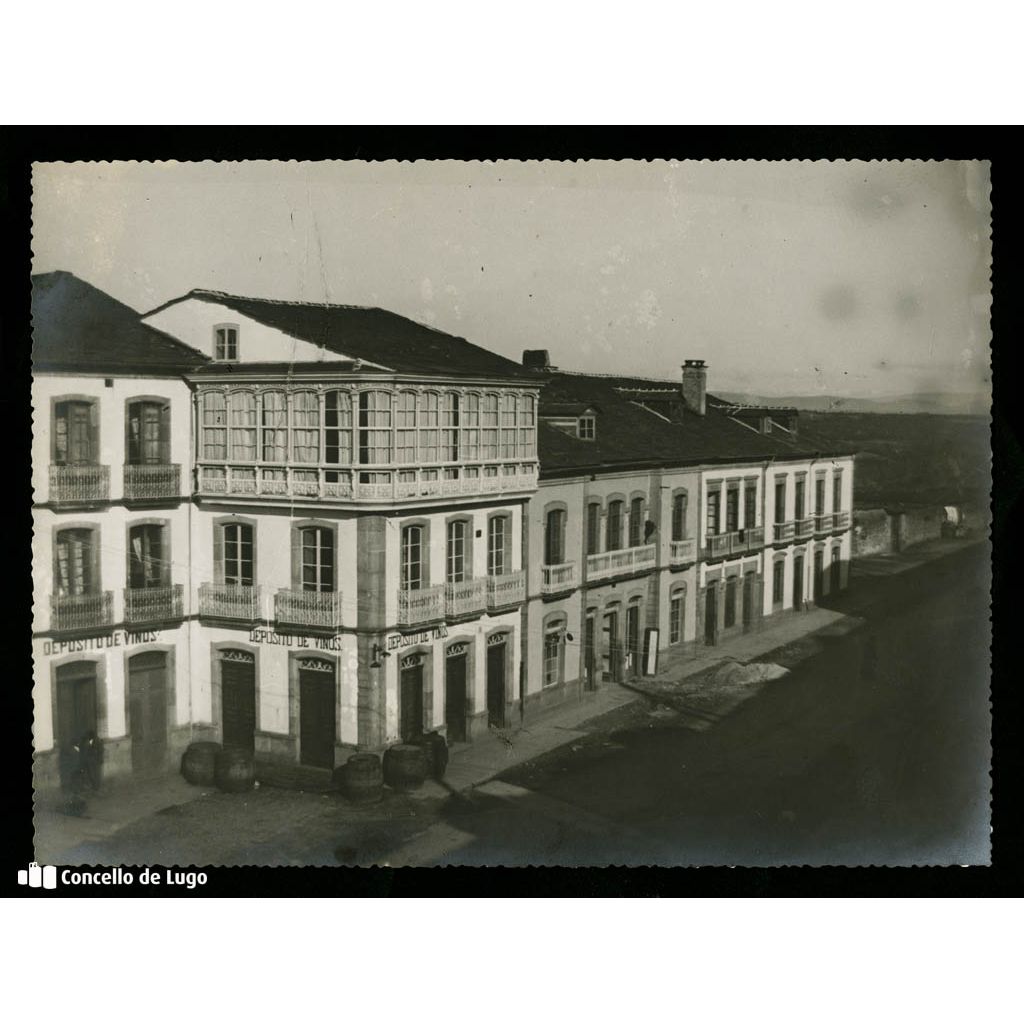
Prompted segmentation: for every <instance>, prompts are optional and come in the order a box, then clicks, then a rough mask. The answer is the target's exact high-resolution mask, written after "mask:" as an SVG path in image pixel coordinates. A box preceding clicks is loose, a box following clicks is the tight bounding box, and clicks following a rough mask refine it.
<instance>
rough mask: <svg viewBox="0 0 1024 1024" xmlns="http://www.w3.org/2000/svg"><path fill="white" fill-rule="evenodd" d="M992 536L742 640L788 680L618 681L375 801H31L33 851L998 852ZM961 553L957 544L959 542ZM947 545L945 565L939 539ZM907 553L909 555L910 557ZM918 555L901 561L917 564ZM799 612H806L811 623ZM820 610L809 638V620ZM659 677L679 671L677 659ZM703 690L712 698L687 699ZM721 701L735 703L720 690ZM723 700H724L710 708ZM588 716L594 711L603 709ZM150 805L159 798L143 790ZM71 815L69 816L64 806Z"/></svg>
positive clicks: (189, 796)
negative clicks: (83, 808) (40, 807)
mask: <svg viewBox="0 0 1024 1024" xmlns="http://www.w3.org/2000/svg"><path fill="white" fill-rule="evenodd" d="M988 550H989V549H988V546H987V545H974V546H972V547H969V548H967V547H965V548H963V549H962V550H959V551H958V550H957V549H956V548H944V549H943V550H942V551H941V552H931V553H930V556H931V558H932V559H933V560H932V561H926V560H925V559H921V558H913V559H905V558H901V559H893V560H891V561H890V563H889V569H888V570H887V571H885V572H878V571H877V570H876V571H873V572H872V573H871V574H870V575H868V574H864V575H863V576H861V577H859V578H858V577H856V576H855V577H854V586H853V587H852V588H851V589H850V590H849V591H847V592H845V593H844V594H843V595H841V596H840V597H839V599H838V600H836V601H835V603H834V605H833V607H830V608H821V609H818V610H816V611H815V612H812V613H809V614H810V615H813V616H817V617H818V618H819V619H820V620H821V621H820V622H819V621H817V619H815V620H814V622H813V623H812V622H811V621H809V620H808V619H807V617H799V616H794V617H791V620H790V621H789V623H787V622H786V621H784V620H783V621H780V622H779V623H777V624H776V628H773V629H765V630H763V631H761V632H759V633H756V634H752V635H751V636H750V637H745V638H743V639H742V641H741V644H745V645H746V646H745V647H744V649H743V650H742V651H739V650H738V649H737V648H736V647H735V646H734V645H730V649H729V657H731V658H736V659H738V660H741V661H747V662H753V663H755V664H756V663H758V662H763V663H765V664H766V665H768V664H780V665H783V666H785V667H786V668H787V669H788V672H787V674H786V675H784V676H783V677H781V678H776V679H772V680H770V681H767V682H765V683H764V684H763V685H759V686H756V687H750V688H749V689H748V691H747V692H743V693H741V694H739V698H740V699H736V697H737V693H736V692H735V690H736V688H735V687H734V692H731V693H730V694H728V695H727V694H726V693H725V689H724V688H723V687H721V686H718V687H717V689H716V687H715V686H714V685H708V686H707V687H706V689H704V690H701V689H700V687H699V685H697V684H699V683H700V681H701V679H702V678H703V677H710V675H712V674H713V672H714V671H715V666H716V665H719V666H720V665H721V655H715V654H708V652H700V653H701V657H706V659H707V660H706V661H701V660H700V658H696V659H688V660H687V661H684V662H680V663H678V665H677V669H678V680H687V682H688V684H694V685H691V689H690V699H689V700H688V702H687V703H685V704H680V703H679V702H678V701H673V699H672V697H671V695H670V694H669V695H666V694H655V695H653V696H640V695H638V694H637V693H635V692H631V691H628V690H625V689H623V688H620V687H607V688H605V689H604V690H603V691H601V692H599V694H596V695H589V696H588V698H587V699H586V700H584V701H581V702H579V703H578V704H575V705H570V706H569V707H567V708H565V709H563V710H562V711H561V712H560V713H559V714H557V715H554V716H552V717H550V718H545V719H544V720H543V721H541V722H530V721H529V720H527V721H526V722H523V723H521V725H520V726H519V727H517V728H514V729H511V730H509V731H508V732H507V733H506V734H504V735H502V736H493V737H489V738H488V739H487V740H485V741H484V742H483V743H481V744H479V745H478V744H474V745H473V746H472V747H466V748H463V749H462V750H457V751H456V752H455V754H454V756H453V758H452V762H451V765H450V768H449V773H448V775H447V776H446V778H445V780H444V782H443V783H441V784H437V783H430V784H428V785H426V786H424V787H423V789H422V790H420V791H418V792H416V793H412V794H395V793H390V792H388V795H387V797H386V798H385V800H384V801H383V802H382V803H381V804H378V805H373V806H371V807H368V808H357V807H353V806H352V805H350V804H348V803H347V802H346V801H344V800H343V799H342V798H341V797H340V796H339V795H337V794H313V793H299V792H293V791H288V790H281V789H272V788H269V787H263V788H261V789H258V790H256V791H254V792H252V793H249V794H245V795H241V796H239V795H229V794H223V793H219V792H217V791H207V790H203V791H200V790H197V789H196V788H195V787H188V786H186V785H184V783H183V781H182V780H180V779H174V780H165V781H164V782H162V783H160V784H158V785H157V786H156V787H155V788H153V789H151V790H149V791H143V790H138V789H136V790H133V791H132V792H133V793H134V795H133V796H132V797H130V798H126V797H124V796H123V795H119V794H118V793H117V792H116V791H115V792H114V793H112V794H106V795H104V796H103V797H101V798H100V799H99V800H98V801H96V802H95V804H94V802H93V801H92V800H90V807H89V812H88V817H87V818H86V819H67V818H63V816H61V815H55V814H52V813H49V812H45V811H44V812H41V813H37V844H36V852H37V859H38V860H40V861H41V862H45V863H58V864H75V863H109V864H125V865H131V864H144V863H159V864H168V865H170V864H180V865H189V864H196V865H203V864H209V865H217V864H266V865H296V864H312V865H337V864H390V865H394V866H398V865H403V864H409V865H431V864H474V865H487V864H490V865H493V864H509V865H512V864H517V865H521V864H557V865H585V864H609V863H614V864H745V865H759V864H802V863H810V864H868V863H876V864H913V863H936V864H950V863H979V862H984V861H985V860H986V859H987V857H988V824H987V823H988V797H987V789H988V777H987V764H988V736H989V719H988V704H987V694H988V668H987V651H988V581H987V572H988V562H987V558H988ZM950 551H952V552H953V554H949V552H950ZM938 553H941V554H945V555H946V557H944V558H942V559H941V560H934V559H935V558H936V554H938ZM897 570H898V571H897ZM904 570H905V571H904ZM801 620H802V621H801ZM810 625H817V626H818V629H817V631H816V633H815V634H814V635H813V636H811V637H806V636H803V634H804V632H805V631H806V629H807V628H808V626H810ZM666 666H667V671H666V673H663V674H664V675H666V676H670V675H674V674H676V673H675V671H668V670H671V669H672V663H671V660H669V662H667V663H666ZM694 694H696V695H697V697H699V698H700V700H701V701H702V702H703V703H700V705H699V710H700V711H701V713H700V714H698V715H695V714H694V710H695V704H694V700H693V697H694ZM726 697H727V698H728V699H726ZM709 708H710V712H709V710H708V709H709ZM595 716H596V717H595ZM147 800H148V801H149V804H148V806H147ZM62 819H63V820H62Z"/></svg>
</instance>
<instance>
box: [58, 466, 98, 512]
mask: <svg viewBox="0 0 1024 1024" xmlns="http://www.w3.org/2000/svg"><path fill="white" fill-rule="evenodd" d="M109 497H110V467H109V466H95V465H88V466H50V501H53V502H59V503H61V504H88V503H91V502H94V501H106V500H107V499H108V498H109Z"/></svg>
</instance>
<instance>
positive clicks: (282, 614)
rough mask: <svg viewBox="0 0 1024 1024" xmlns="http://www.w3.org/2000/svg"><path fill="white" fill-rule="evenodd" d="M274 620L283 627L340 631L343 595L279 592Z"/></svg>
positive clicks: (326, 591)
mask: <svg viewBox="0 0 1024 1024" xmlns="http://www.w3.org/2000/svg"><path fill="white" fill-rule="evenodd" d="M274 618H275V619H276V621H277V622H279V623H281V624H283V625H291V626H314V627H316V628H318V629H338V628H339V627H340V626H341V594H340V593H339V592H338V591H337V590H292V589H290V588H285V589H282V590H279V591H278V592H277V593H276V594H275V595H274Z"/></svg>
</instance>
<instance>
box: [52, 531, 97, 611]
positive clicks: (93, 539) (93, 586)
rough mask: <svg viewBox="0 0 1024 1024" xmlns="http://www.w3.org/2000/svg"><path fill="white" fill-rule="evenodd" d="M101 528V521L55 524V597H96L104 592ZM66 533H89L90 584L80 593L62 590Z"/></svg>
mask: <svg viewBox="0 0 1024 1024" xmlns="http://www.w3.org/2000/svg"><path fill="white" fill-rule="evenodd" d="M100 530H101V525H100V524H99V523H86V522H69V523H59V524H55V525H54V527H53V534H52V536H53V539H52V541H51V544H52V554H53V595H54V597H58V598H61V597H95V596H96V595H98V594H102V593H103V586H102V581H101V579H100V568H101V565H102V560H101V558H100V551H101V541H100ZM64 534H88V535H89V541H88V544H89V564H88V569H87V572H88V586H87V587H86V588H85V589H84V590H83V591H82V592H81V593H80V594H76V593H73V592H72V591H71V590H68V592H67V593H64V594H62V593H61V592H60V578H61V572H60V544H61V536H62V535H64Z"/></svg>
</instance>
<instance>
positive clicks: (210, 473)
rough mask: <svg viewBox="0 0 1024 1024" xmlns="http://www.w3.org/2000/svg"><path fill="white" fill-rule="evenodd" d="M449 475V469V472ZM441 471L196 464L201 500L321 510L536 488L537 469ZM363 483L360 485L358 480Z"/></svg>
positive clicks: (495, 466) (499, 466)
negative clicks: (292, 503) (312, 505)
mask: <svg viewBox="0 0 1024 1024" xmlns="http://www.w3.org/2000/svg"><path fill="white" fill-rule="evenodd" d="M447 468H448V469H452V468H453V467H447ZM456 471H457V472H458V476H445V475H444V468H436V469H434V468H428V469H423V468H409V467H398V466H391V467H387V466H383V467H378V466H375V467H372V468H369V469H366V470H362V469H338V468H337V467H324V466H320V467H305V466H303V467H298V466H294V465H292V466H280V467H275V468H268V467H258V466H236V465H223V464H211V463H200V465H199V467H198V480H197V487H198V490H199V493H200V495H202V496H204V497H207V498H211V499H214V500H218V499H219V500H223V499H231V498H235V499H239V498H242V499H257V500H260V501H264V500H266V501H275V500H282V499H285V500H295V499H301V500H303V501H313V502H322V503H324V504H348V503H351V502H354V503H360V504H396V503H401V502H415V501H420V500H422V499H424V498H427V499H435V498H440V499H453V498H461V497H473V496H475V495H482V494H509V493H521V492H529V491H534V490H536V488H537V464H536V463H534V462H530V463H503V462H500V463H489V464H483V463H481V464H480V465H476V466H468V467H467V466H459V467H457V470H456ZM363 477H365V478H367V479H361V478H363Z"/></svg>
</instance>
